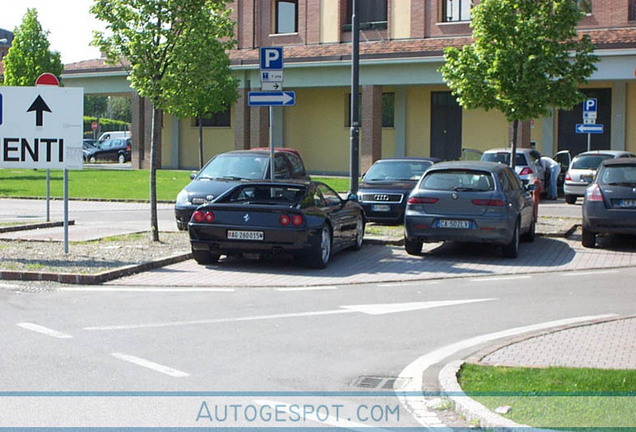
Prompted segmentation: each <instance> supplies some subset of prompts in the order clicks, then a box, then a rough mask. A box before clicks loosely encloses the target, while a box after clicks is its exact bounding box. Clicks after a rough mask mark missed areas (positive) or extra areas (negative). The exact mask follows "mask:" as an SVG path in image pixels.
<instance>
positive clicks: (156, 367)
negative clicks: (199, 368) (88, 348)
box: [111, 353, 190, 378]
mask: <svg viewBox="0 0 636 432" xmlns="http://www.w3.org/2000/svg"><path fill="white" fill-rule="evenodd" d="M111 355H112V356H113V357H115V358H117V359H119V360H123V361H127V362H129V363H133V364H136V365H137V366H141V367H145V368H147V369H151V370H153V371H155V372H159V373H162V374H165V375H169V376H171V377H174V378H185V377H188V376H190V374H189V373H186V372H182V371H180V370H177V369H173V368H170V367H168V366H163V365H160V364H159V363H155V362H151V361H150V360H145V359H142V358H140V357H135V356H132V355H128V354H122V353H112V354H111Z"/></svg>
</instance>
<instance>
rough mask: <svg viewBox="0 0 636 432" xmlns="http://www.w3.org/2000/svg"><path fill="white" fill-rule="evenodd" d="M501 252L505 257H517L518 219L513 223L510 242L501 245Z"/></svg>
mask: <svg viewBox="0 0 636 432" xmlns="http://www.w3.org/2000/svg"><path fill="white" fill-rule="evenodd" d="M501 252H502V254H503V256H504V257H505V258H517V256H518V255H519V221H518V220H517V223H515V229H514V231H513V233H512V240H510V243H508V244H505V245H503V246H502V247H501Z"/></svg>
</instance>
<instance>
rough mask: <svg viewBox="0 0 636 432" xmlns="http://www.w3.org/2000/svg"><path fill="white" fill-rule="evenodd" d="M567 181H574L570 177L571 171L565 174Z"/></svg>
mask: <svg viewBox="0 0 636 432" xmlns="http://www.w3.org/2000/svg"><path fill="white" fill-rule="evenodd" d="M565 181H572V176H571V175H570V171H568V172H566V173H565Z"/></svg>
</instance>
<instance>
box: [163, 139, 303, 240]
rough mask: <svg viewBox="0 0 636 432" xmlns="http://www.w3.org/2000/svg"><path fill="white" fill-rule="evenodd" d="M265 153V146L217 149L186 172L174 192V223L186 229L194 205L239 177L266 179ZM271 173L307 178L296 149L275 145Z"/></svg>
mask: <svg viewBox="0 0 636 432" xmlns="http://www.w3.org/2000/svg"><path fill="white" fill-rule="evenodd" d="M269 156H270V154H269V150H254V149H253V150H235V151H230V152H226V153H220V154H218V155H216V156H214V157H213V158H212V159H210V160H209V161H208V163H206V164H205V166H203V168H201V170H200V171H199V172H198V173H193V174H191V175H190V178H191V179H192V181H191V182H190V183H189V184H188V185H187V186H186V187H184V188H183V190H182V191H181V192H179V194H178V195H177V201H176V203H175V207H174V212H175V217H176V219H177V227H178V228H179V229H180V230H186V229H188V222H189V221H190V218H191V217H192V213H193V212H194V210H196V208H197V207H198V206H200V205H202V204H207V203H209V202H211V201H212V200H214V199H215V198H216V197H218V196H219V195H221V194H222V193H223V192H225V191H226V190H228V189H230V188H232V187H233V186H236V185H237V184H239V183H241V182H242V181H245V180H267V179H269V178H270V172H269V171H270V169H269ZM274 177H275V178H276V179H305V180H309V175H307V171H306V170H305V164H304V163H303V160H302V158H301V157H300V154H299V153H298V151H296V150H294V149H286V148H277V149H276V151H275V153H274Z"/></svg>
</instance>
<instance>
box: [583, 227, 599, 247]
mask: <svg viewBox="0 0 636 432" xmlns="http://www.w3.org/2000/svg"><path fill="white" fill-rule="evenodd" d="M581 244H582V245H583V247H586V248H593V247H594V246H596V233H595V232H592V231H590V230H587V229H585V227H583V228H582V232H581Z"/></svg>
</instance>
